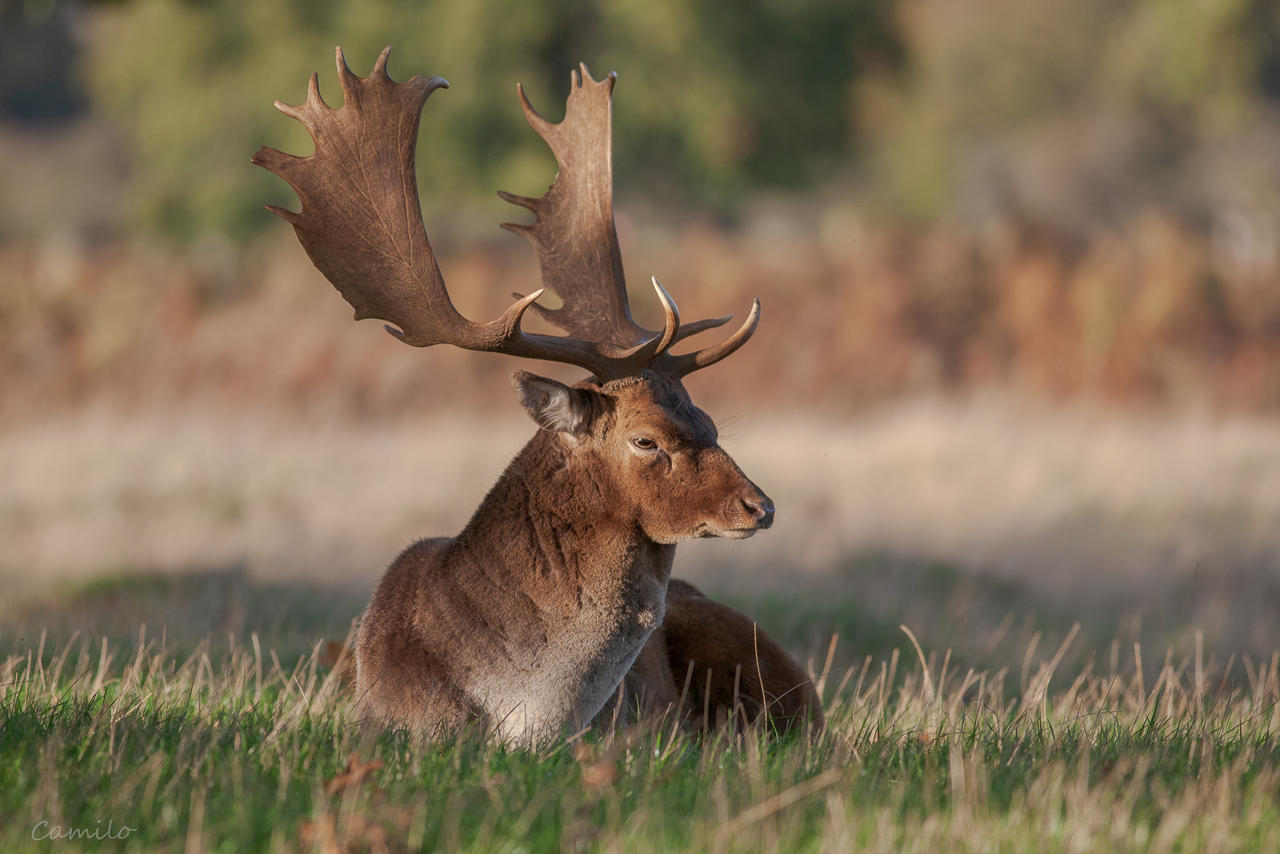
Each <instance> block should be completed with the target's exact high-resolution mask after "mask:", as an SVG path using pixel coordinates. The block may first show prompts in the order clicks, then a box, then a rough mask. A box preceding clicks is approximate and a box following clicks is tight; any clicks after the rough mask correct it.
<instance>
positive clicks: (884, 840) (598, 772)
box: [0, 572, 1280, 852]
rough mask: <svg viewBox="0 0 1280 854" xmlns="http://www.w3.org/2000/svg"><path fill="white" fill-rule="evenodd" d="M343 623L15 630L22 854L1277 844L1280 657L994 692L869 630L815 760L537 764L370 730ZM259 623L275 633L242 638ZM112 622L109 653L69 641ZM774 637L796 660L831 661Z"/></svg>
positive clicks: (272, 596)
mask: <svg viewBox="0 0 1280 854" xmlns="http://www.w3.org/2000/svg"><path fill="white" fill-rule="evenodd" d="M237 602H239V604H238V605H237V604H236V603H237ZM347 604H350V603H348V602H346V601H345V600H344V599H343V597H342V596H341V595H339V594H337V593H334V592H333V591H332V590H330V591H328V592H325V591H324V590H321V589H315V588H308V587H305V586H299V585H290V584H284V585H280V584H277V585H255V584H254V583H253V582H252V581H250V580H248V579H247V578H246V577H245V576H244V575H243V573H235V572H228V573H221V574H219V573H209V574H206V575H204V576H191V577H186V578H183V579H174V578H172V577H169V578H165V577H154V578H149V579H148V578H140V577H133V578H125V579H115V580H100V581H96V582H93V583H90V584H88V585H86V586H82V587H80V588H77V589H75V590H74V591H66V592H65V593H64V595H63V597H62V598H61V600H60V604H59V605H58V606H56V609H55V606H52V605H48V606H46V608H45V609H44V610H41V609H35V610H30V611H28V612H26V613H25V614H24V615H23V616H22V617H20V618H15V619H14V620H11V621H10V623H9V624H8V626H7V628H8V630H9V633H7V634H5V635H3V636H0V648H3V653H0V815H2V816H3V817H4V820H3V824H2V825H0V848H3V849H4V850H6V851H19V850H45V849H46V848H48V847H50V846H51V845H55V846H57V847H58V849H59V850H63V849H65V850H90V849H97V848H98V847H99V846H100V845H103V844H105V845H106V846H107V847H118V848H120V849H123V850H144V849H145V850H175V851H176V850H185V851H202V850H220V851H247V850H265V849H268V848H273V849H289V850H314V851H334V850H369V851H384V850H391V851H395V850H467V851H484V852H488V851H545V850H557V849H560V850H675V849H689V848H693V849H710V850H735V851H738V850H742V851H756V850H760V851H797V850H827V851H847V850H853V849H860V850H873V851H937V850H939V846H947V847H948V848H949V849H951V850H962V851H971V850H972V851H1025V850H1027V849H1028V846H1035V847H1036V848H1037V849H1038V850H1040V851H1095V850H1119V851H1128V850H1132V851H1172V850H1181V851H1191V850H1196V851H1198V850H1209V851H1225V850H1239V851H1265V850H1276V846H1278V845H1280V654H1277V655H1275V656H1272V657H1271V658H1270V659H1269V660H1265V659H1264V660H1253V659H1244V660H1240V659H1230V660H1227V661H1222V660H1218V659H1214V658H1213V657H1212V656H1209V655H1207V654H1206V653H1204V651H1203V649H1202V648H1201V647H1197V651H1196V653H1194V654H1192V655H1191V656H1188V657H1187V658H1185V659H1181V660H1180V659H1177V658H1173V657H1172V656H1170V657H1167V658H1166V657H1163V656H1162V655H1161V654H1160V653H1158V652H1152V651H1146V650H1143V649H1141V648H1140V647H1138V646H1133V647H1130V648H1125V649H1122V650H1121V651H1120V653H1119V654H1118V655H1117V654H1116V653H1115V651H1114V648H1113V650H1112V652H1111V653H1110V655H1108V654H1107V652H1106V651H1105V650H1100V651H1095V650H1088V651H1087V652H1088V653H1089V655H1087V656H1086V663H1085V664H1084V665H1082V666H1076V667H1074V668H1072V669H1067V666H1066V664H1065V662H1066V661H1067V659H1068V657H1069V651H1070V650H1071V648H1072V647H1071V645H1072V644H1073V643H1078V642H1079V639H1078V637H1077V633H1076V632H1075V631H1069V632H1068V636H1067V637H1066V638H1065V639H1064V641H1065V642H1064V643H1063V644H1061V645H1060V646H1059V647H1058V648H1056V649H1055V648H1051V647H1043V646H1040V647H1037V646H1036V645H1035V644H1032V645H1030V646H1029V647H1028V648H1025V649H1016V648H1014V649H1009V650H1007V651H1005V650H996V651H995V652H994V653H993V656H994V658H996V659H998V658H999V657H1001V656H1005V655H1007V657H1008V659H1009V660H1010V661H1011V662H1017V661H1019V660H1020V662H1021V663H1020V664H1014V665H1013V666H1011V667H1000V668H995V669H982V670H977V669H974V668H972V667H969V666H968V665H966V664H964V663H963V662H962V661H960V660H958V659H957V658H956V657H953V656H952V655H951V654H950V653H947V652H942V653H939V651H937V650H933V651H924V650H921V649H920V648H919V647H917V646H916V645H915V644H914V641H913V638H912V636H909V635H908V634H907V633H906V632H903V631H899V630H896V629H893V628H892V627H884V626H877V625H876V624H875V623H874V621H872V622H870V623H862V622H860V621H855V622H854V624H853V625H852V627H851V636H846V637H843V638H840V639H839V640H838V641H832V643H834V644H835V646H834V651H833V648H832V647H831V646H828V650H827V652H828V653H830V654H826V655H824V656H823V657H822V658H821V659H819V660H817V661H816V662H815V664H816V667H815V670H816V672H817V675H818V678H819V685H820V687H821V691H822V694H823V697H824V699H825V702H826V707H827V714H828V720H829V726H828V728H827V731H826V733H825V734H823V735H822V736H821V737H820V738H818V739H817V740H815V741H812V742H810V741H808V740H806V739H804V738H795V739H792V740H788V741H782V742H777V741H770V740H769V739H768V738H767V737H766V736H764V735H763V734H761V733H759V732H749V733H747V734H746V735H745V736H743V737H738V738H733V737H728V736H715V737H706V736H703V735H700V734H696V733H684V732H677V731H674V730H673V728H672V727H671V725H670V723H669V722H665V721H655V722H652V723H651V724H647V725H640V726H634V727H631V728H626V729H623V728H619V729H615V730H606V731H600V732H589V733H586V734H585V735H583V736H582V737H581V738H578V739H574V740H567V741H565V742H563V743H558V744H555V745H552V746H549V747H547V748H545V749H542V750H539V751H532V752H531V751H524V750H509V749H506V748H503V747H500V746H498V745H496V744H494V743H493V742H491V741H487V740H485V739H484V738H482V737H481V736H480V735H478V734H474V733H472V734H465V735H463V736H461V737H459V738H458V739H457V740H456V741H453V742H449V743H443V744H418V743H415V741H414V740H413V739H412V738H411V737H410V736H409V735H408V734H406V733H403V732H392V733H381V734H373V733H368V732H364V731H362V730H361V729H360V728H359V727H358V726H356V725H354V724H353V723H352V721H351V719H350V712H349V702H348V699H347V697H346V696H345V694H344V692H343V690H342V688H341V686H340V685H339V684H338V683H337V682H336V680H334V679H331V678H327V675H326V672H325V671H324V669H323V668H322V667H320V666H319V665H318V664H317V661H316V657H315V655H314V654H313V653H312V652H311V651H310V646H309V645H310V644H311V643H312V641H311V640H309V638H316V637H323V636H324V634H325V632H327V631H331V630H334V629H335V628H339V627H340V623H341V619H340V617H339V616H338V615H339V614H341V613H342V611H343V608H344V607H346V605H347ZM236 607H239V608H241V609H242V611H243V613H242V614H241V616H240V617H239V618H237V619H239V620H240V621H241V622H242V624H244V625H255V624H256V625H258V626H259V627H260V629H261V631H253V632H247V633H243V632H242V633H235V632H233V633H230V634H227V633H224V632H222V631H220V627H225V625H226V622H225V621H226V614H225V612H226V610H227V609H228V608H232V609H234V608H236ZM157 608H164V609H167V610H168V612H169V613H170V614H171V615H172V616H173V617H175V619H174V620H173V622H172V623H170V625H169V627H168V628H167V629H166V630H165V637H163V638H156V637H154V636H153V635H152V634H148V633H147V631H146V630H145V629H143V630H139V629H138V628H137V626H136V624H133V625H132V628H133V630H134V634H133V635H132V637H130V636H129V635H128V634H125V632H126V630H127V629H128V628H130V626H131V624H130V620H129V616H130V615H133V614H137V613H139V612H144V611H148V610H150V611H152V612H154V611H155V610H156V609H157ZM88 614H95V615H98V617H97V620H98V622H97V623H96V624H94V625H95V627H96V628H97V629H99V630H101V632H102V634H101V636H94V637H75V636H69V635H68V634H67V632H68V631H69V629H70V627H71V626H72V625H82V624H84V622H85V615H88ZM113 614H114V615H116V616H115V618H114V619H115V622H114V623H113V622H112V617H111V616H110V615H113ZM103 615H106V616H103ZM37 626H44V627H46V628H44V629H40V632H41V634H36V633H35V632H36V629H37ZM859 626H861V631H862V632H863V633H862V634H859V631H860V629H859V628H858V627H859ZM777 630H778V631H779V633H780V634H781V635H782V637H783V639H784V641H785V642H787V643H788V644H789V645H790V646H791V647H792V648H793V649H794V648H798V647H801V646H803V645H804V644H806V643H807V642H808V640H807V638H806V637H805V636H804V635H797V634H795V633H794V632H793V630H792V629H790V628H788V626H787V625H785V624H784V625H781V626H780V627H778V629H777ZM882 631H890V632H892V634H893V635H894V637H892V638H890V637H888V636H885V635H883V634H879V633H880V632H882ZM68 637H69V638H70V639H66V638H68ZM56 638H63V640H56ZM890 647H891V649H890ZM863 649H871V650H888V651H887V654H884V655H879V654H869V655H865V657H863V654H862V652H861V651H862V650H863ZM855 650H856V652H855ZM851 655H852V656H853V658H854V659H855V660H856V663H855V664H852V665H849V666H846V665H845V664H842V663H841V662H846V661H848V660H849V656H851ZM1144 655H1145V656H1146V657H1147V658H1148V659H1150V660H1147V661H1146V662H1144V661H1143V658H1144ZM125 828H128V830H125ZM73 830H74V831H76V832H77V833H79V834H80V835H79V836H78V838H72V839H64V838H58V837H59V835H61V834H68V833H71V832H72V831H73ZM95 834H96V836H95ZM108 835H110V836H112V837H113V838H112V839H111V840H109V841H105V842H104V841H103V840H104V839H106V837H107V836H108Z"/></svg>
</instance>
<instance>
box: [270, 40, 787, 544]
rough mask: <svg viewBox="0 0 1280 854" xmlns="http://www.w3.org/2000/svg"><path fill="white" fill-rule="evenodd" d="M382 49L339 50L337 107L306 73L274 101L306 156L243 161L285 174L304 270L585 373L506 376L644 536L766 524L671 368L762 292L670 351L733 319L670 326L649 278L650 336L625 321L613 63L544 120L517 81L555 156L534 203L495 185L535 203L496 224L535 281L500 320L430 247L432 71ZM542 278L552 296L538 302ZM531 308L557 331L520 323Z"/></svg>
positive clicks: (715, 353) (747, 326)
mask: <svg viewBox="0 0 1280 854" xmlns="http://www.w3.org/2000/svg"><path fill="white" fill-rule="evenodd" d="M389 52H390V48H387V49H385V50H383V52H382V53H381V55H380V56H379V57H378V60H377V62H376V63H375V64H374V67H373V71H372V72H371V73H370V74H369V76H367V77H364V78H359V77H356V76H355V75H354V74H353V73H352V72H351V70H350V68H348V66H347V63H346V61H345V59H344V57H343V55H342V51H341V49H338V50H337V52H336V60H337V69H338V79H339V81H340V83H341V85H342V91H343V96H344V99H345V103H344V104H343V106H342V108H340V109H337V110H334V109H332V108H330V107H329V106H328V105H326V104H325V102H324V101H323V100H322V99H321V97H320V92H319V88H318V85H317V78H316V75H314V74H313V75H312V76H311V80H310V85H309V90H308V95H307V100H306V101H305V102H304V103H303V104H302V105H300V106H296V107H295V106H289V105H286V104H282V103H281V102H279V101H277V102H276V107H277V109H279V110H280V111H281V112H283V113H284V114H285V115H288V116H291V117H293V118H295V119H297V120H298V121H300V122H302V123H303V125H305V126H306V128H307V129H308V131H309V132H310V133H311V136H312V138H313V139H314V140H315V153H314V154H312V155H310V156H309V157H297V156H293V155H289V154H284V153H282V152H279V151H277V150H275V149H272V148H266V147H264V148H262V149H260V150H259V151H258V152H257V153H256V154H255V155H254V156H253V162H254V163H256V164H258V165H260V166H263V167H265V168H266V169H268V170H270V171H271V172H274V173H275V174H277V175H279V176H280V177H281V178H284V179H285V180H286V181H287V182H288V183H289V184H290V185H291V186H292V187H293V188H294V190H295V191H296V192H297V194H298V197H299V199H300V200H301V202H302V209H301V211H299V212H293V211H289V210H285V209H282V208H278V207H274V206H269V209H270V210H271V211H273V212H274V213H276V214H278V215H279V216H281V217H283V218H284V219H285V220H287V221H288V222H289V223H291V224H292V225H293V227H294V230H295V231H296V232H297V234H298V239H299V240H300V241H301V243H302V245H303V247H304V248H305V249H306V251H307V254H308V255H309V256H310V257H311V260H312V261H313V262H314V263H315V265H316V267H317V268H318V269H319V270H320V272H322V273H323V274H324V275H325V277H326V278H328V279H329V281H330V282H331V283H333V285H334V286H335V287H336V288H337V289H338V291H339V292H340V293H341V294H342V296H343V297H345V298H346V300H347V301H348V302H349V303H351V305H352V306H354V308H355V316H356V319H357V320H358V319H362V318H368V317H375V318H380V319H382V320H386V321H388V322H389V323H390V324H391V325H388V326H387V327H386V328H387V330H388V331H389V332H390V333H392V334H393V335H395V336H396V337H397V338H399V339H400V340H401V341H404V342H405V343H406V344H411V345H413V346H417V347H427V346H430V345H432V344H442V343H443V344H452V345H454V346H457V347H462V348H465V349H468V350H480V351H489V352H494V353H505V354H507V355H510V356H519V357H522V358H527V359H541V360H546V361H552V362H561V363H567V364H571V365H576V366H578V367H581V368H584V369H585V370H587V371H590V372H591V374H592V377H591V378H590V379H589V380H587V381H584V382H582V383H579V384H577V385H575V386H572V387H570V386H566V385H563V384H561V383H558V382H556V381H554V380H550V379H546V378H544V377H538V376H536V375H533V374H529V373H526V372H520V373H517V374H516V375H515V385H516V388H517V392H518V394H519V396H520V399H521V402H522V403H523V404H524V406H525V408H526V409H527V410H528V411H529V413H530V415H531V416H532V417H533V418H534V420H535V421H536V422H537V423H538V424H539V426H540V427H542V428H543V429H544V430H545V431H547V432H548V433H549V434H551V435H553V436H554V437H555V440H556V442H557V443H558V446H559V447H561V448H563V449H564V451H565V453H566V454H568V455H570V456H572V457H574V458H575V459H577V460H579V461H580V462H582V461H589V463H590V465H591V466H592V467H593V471H594V472H595V474H596V476H598V477H604V478H605V479H606V480H609V481H610V482H611V483H612V485H613V486H614V487H615V488H614V489H613V491H612V494H614V495H616V496H618V500H619V501H621V502H622V503H623V505H624V507H623V508H622V509H624V510H625V511H626V512H630V513H632V514H633V515H634V517H635V519H636V520H637V522H638V524H639V525H640V526H641V528H642V529H643V530H644V531H645V533H646V534H648V535H649V536H650V537H651V538H652V539H653V540H655V541H657V542H665V543H670V542H675V541H677V540H680V539H684V538H688V537H694V536H730V537H742V536H749V535H750V534H751V533H754V532H755V531H756V530H758V529H760V528H765V527H768V526H769V525H770V524H771V522H772V518H773V504H772V502H771V501H770V500H769V499H768V497H767V496H765V495H764V493H762V492H761V491H760V490H759V489H758V488H757V487H756V486H755V485H754V484H753V483H751V481H750V480H748V479H747V478H746V477H745V476H744V475H743V474H742V472H741V471H740V470H739V469H738V467H737V466H736V465H735V464H734V462H733V460H732V459H730V458H729V456H728V454H726V453H725V452H724V451H723V450H721V449H720V447H719V446H718V445H717V436H716V430H715V425H714V424H713V423H712V421H711V419H710V418H709V417H708V416H707V415H706V414H705V413H704V412H702V411H701V410H700V409H698V408H697V407H695V406H694V405H693V404H692V402H691V401H690V400H689V395H688V394H687V392H686V391H685V389H684V386H683V385H682V383H681V379H682V378H683V377H684V376H687V375H688V374H689V373H691V372H693V371H696V370H698V369H700V368H704V367H707V366H709V365H712V364H714V363H716V362H718V361H720V360H721V359H723V358H725V357H726V356H728V355H730V354H731V353H733V352H734V351H735V350H737V349H738V348H739V347H741V346H742V345H743V344H744V343H745V342H746V341H747V339H748V338H750V337H751V335H752V333H753V332H754V331H755V329H756V325H757V323H758V322H759V319H760V302H759V300H755V301H754V303H753V305H752V307H751V311H750V313H749V314H748V316H747V318H746V321H745V322H744V323H743V324H742V325H741V326H740V327H739V328H738V329H737V331H736V332H734V333H733V334H732V335H731V336H729V337H728V338H726V339H725V340H724V341H722V342H720V343H719V344H715V345H713V346H710V347H706V348H703V349H699V350H694V351H691V352H687V353H681V354H676V353H673V352H672V351H671V348H672V346H673V345H675V344H676V343H678V342H680V341H681V340H683V339H685V338H687V337H689V336H690V335H694V334H696V333H698V332H702V331H705V330H708V329H712V328H715V327H718V326H722V325H724V324H725V323H727V322H728V321H729V320H730V319H731V317H722V318H715V319H709V320H701V321H697V322H695V323H688V324H682V323H681V321H680V314H679V311H678V310H677V308H676V305H675V302H674V301H673V300H672V299H671V297H670V296H669V295H668V294H667V292H666V291H665V290H664V289H663V287H662V285H661V284H659V283H658V281H657V279H656V278H655V279H654V280H653V286H654V289H655V291H656V292H657V296H658V300H659V302H660V304H661V306H662V309H663V315H664V321H663V328H662V330H661V331H658V332H652V331H649V330H646V329H644V328H643V327H641V326H640V325H638V324H637V323H636V322H635V321H634V320H633V319H632V317H631V311H630V307H629V304H628V300H627V289H626V282H625V279H624V276H623V270H622V259H621V253H620V251H619V247H618V238H617V232H616V230H615V227H614V221H613V179H612V164H611V145H612V142H611V128H610V120H611V109H612V107H611V101H612V93H613V86H614V82H615V80H616V75H615V74H612V73H610V74H609V75H608V76H607V77H606V78H605V79H604V80H601V81H596V80H593V79H592V78H591V76H590V74H589V73H588V71H587V68H586V66H585V65H582V66H580V68H579V70H578V71H575V72H573V73H572V80H571V83H572V85H571V90H570V93H569V98H568V102H567V105H566V110H565V118H564V120H563V121H562V122H560V123H558V124H556V123H551V122H548V121H547V120H546V119H544V118H543V117H542V116H540V115H539V114H538V112H537V111H536V110H534V108H533V106H532V105H531V104H530V103H529V99H528V98H527V97H526V95H525V92H524V89H523V87H521V86H517V93H518V95H519V98H520V102H521V105H522V107H523V109H524V114H525V117H526V119H527V120H528V122H529V124H530V125H531V126H532V127H533V129H534V130H535V131H536V132H537V133H538V134H539V135H540V136H541V137H542V139H543V140H545V141H546V143H547V144H548V146H549V147H550V148H551V150H552V153H553V154H554V155H555V158H556V161H557V163H558V164H559V167H560V171H559V174H558V175H557V177H556V179H555V182H554V183H553V184H552V186H551V187H550V189H548V191H547V192H546V194H545V195H543V196H542V197H540V198H526V197H523V196H516V195H513V194H510V193H506V192H500V193H499V195H500V196H501V197H502V198H503V199H505V200H507V201H509V202H511V203H513V204H516V205H519V206H521V207H524V208H527V209H528V210H530V211H532V212H533V214H534V221H533V223H531V224H529V225H521V224H513V223H506V224H504V225H503V227H504V228H506V229H508V230H510V231H513V232H515V233H517V234H521V235H523V236H524V237H525V238H527V239H528V241H529V243H530V244H531V245H532V247H533V251H534V254H535V256H536V257H537V260H538V264H539V267H540V270H541V278H542V285H543V287H542V288H541V289H539V290H536V291H534V292H532V293H530V294H529V295H527V296H521V295H519V294H516V295H515V297H516V300H515V302H514V303H513V304H512V305H511V306H510V307H509V308H508V309H507V310H506V311H505V312H504V313H503V314H502V316H501V317H499V318H498V319H496V320H492V321H489V322H488V323H475V322H472V321H470V320H468V319H467V318H465V317H463V316H462V315H461V314H459V312H458V311H457V309H455V308H454V305H453V303H452V301H451V300H450V298H449V294H448V292H447V291H446V289H445V285H444V279H443V277H442V275H441V273H440V268H439V266H438V265H437V263H436V258H435V255H434V253H433V252H432V249H431V244H430V243H429V242H428V239H427V233H426V229H425V227H424V226H423V222H422V213H421V209H420V206H419V201H418V189H417V179H416V175H415V171H414V169H415V167H414V161H415V150H416V147H417V138H418V125H419V122H420V118H421V113H422V109H423V106H424V105H425V103H426V101H427V98H428V97H429V96H430V95H431V93H433V92H434V91H436V90H437V89H442V88H447V87H448V85H449V84H448V83H447V82H446V81H445V80H444V79H442V78H440V77H422V76H414V77H412V78H410V79H409V80H408V81H406V82H404V83H396V82H394V81H393V80H392V79H391V78H390V76H388V74H387V57H388V54H389ZM547 290H550V291H552V292H554V293H555V294H556V295H557V296H559V297H560V298H561V300H562V302H563V306H562V307H561V308H558V309H547V308H544V307H543V306H541V305H539V304H538V303H537V300H538V298H539V297H540V296H541V295H542V294H543V293H544V292H545V291H547ZM530 309H533V310H534V311H535V312H536V313H537V314H539V315H540V316H541V317H543V318H544V319H545V320H547V321H549V322H550V323H552V324H554V325H556V326H558V327H559V328H560V329H562V330H564V331H565V332H566V333H568V334H567V335H566V336H551V335H540V334H534V333H529V332H526V331H524V329H523V328H522V325H521V320H522V318H523V316H524V314H525V312H526V311H528V310H530Z"/></svg>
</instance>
